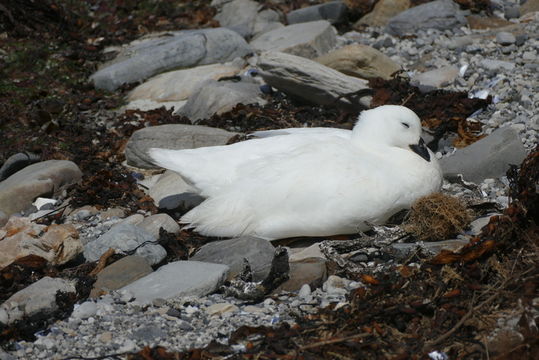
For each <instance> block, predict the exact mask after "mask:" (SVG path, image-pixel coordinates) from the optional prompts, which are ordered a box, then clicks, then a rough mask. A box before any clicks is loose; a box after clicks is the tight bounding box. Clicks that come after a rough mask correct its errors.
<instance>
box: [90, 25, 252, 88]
mask: <svg viewBox="0 0 539 360" xmlns="http://www.w3.org/2000/svg"><path fill="white" fill-rule="evenodd" d="M251 52H252V50H251V47H250V46H249V45H248V44H247V43H246V42H245V40H244V39H243V38H242V37H241V36H240V35H238V34H237V33H236V32H234V31H232V30H229V29H225V28H214V29H201V30H183V31H174V32H167V33H163V34H157V35H155V34H154V35H153V36H150V37H147V38H144V39H141V40H137V41H134V42H132V43H131V44H129V45H128V46H126V47H125V48H124V49H122V51H121V52H120V54H119V55H118V56H117V57H116V58H115V59H114V60H112V61H111V62H109V63H107V64H105V65H104V66H103V67H102V68H101V69H100V70H98V71H97V72H96V73H94V74H93V75H92V76H91V77H90V80H91V81H92V82H93V84H94V86H95V87H96V88H98V89H105V90H109V91H113V90H115V89H117V88H118V87H120V86H121V85H123V84H129V83H133V82H137V81H141V80H144V79H147V78H149V77H151V76H153V75H156V74H159V73H161V72H164V71H168V70H173V69H178V68H188V67H194V66H198V65H207V64H214V63H222V62H226V61H231V60H233V59H234V58H236V57H243V56H245V55H247V54H249V53H251Z"/></svg>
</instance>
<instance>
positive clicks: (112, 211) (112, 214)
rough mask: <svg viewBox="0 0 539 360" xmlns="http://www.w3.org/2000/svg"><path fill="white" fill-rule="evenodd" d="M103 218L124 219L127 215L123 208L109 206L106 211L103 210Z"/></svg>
mask: <svg viewBox="0 0 539 360" xmlns="http://www.w3.org/2000/svg"><path fill="white" fill-rule="evenodd" d="M100 216H101V219H103V220H109V219H118V218H119V219H122V218H124V217H125V210H124V209H121V208H117V207H114V208H109V209H107V210H105V211H103V212H102V213H101V214H100Z"/></svg>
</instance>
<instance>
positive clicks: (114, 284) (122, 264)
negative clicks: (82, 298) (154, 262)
mask: <svg viewBox="0 0 539 360" xmlns="http://www.w3.org/2000/svg"><path fill="white" fill-rule="evenodd" d="M152 271H153V270H152V267H151V266H150V264H149V263H148V261H147V260H146V259H144V258H143V257H140V256H126V257H123V258H121V259H120V260H118V261H116V262H114V263H112V264H110V265H109V266H107V267H105V268H104V269H103V270H101V271H100V272H99V273H98V274H97V280H96V281H95V283H94V287H93V289H92V291H91V292H90V297H98V296H99V295H102V294H104V293H107V292H109V291H111V290H118V289H120V288H122V287H124V286H127V285H129V284H131V283H132V282H133V281H135V280H138V279H140V278H141V277H144V276H146V275H148V274H149V273H151V272H152Z"/></svg>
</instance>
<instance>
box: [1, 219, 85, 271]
mask: <svg viewBox="0 0 539 360" xmlns="http://www.w3.org/2000/svg"><path fill="white" fill-rule="evenodd" d="M82 249H83V247H82V243H81V241H80V240H79V233H78V231H77V230H76V229H75V227H74V226H73V225H71V224H59V225H58V224H52V225H50V226H45V225H39V224H36V223H34V222H32V221H31V220H30V219H29V218H20V217H11V218H10V219H9V221H8V222H7V224H6V225H5V226H4V227H3V228H2V229H0V269H3V268H5V267H6V266H8V265H9V264H11V263H13V262H15V261H16V260H17V259H20V258H23V257H25V256H28V255H36V256H39V257H42V258H44V259H46V260H47V261H48V262H49V263H50V264H52V265H61V264H65V263H66V262H68V261H69V260H72V259H73V258H75V257H76V256H77V255H78V254H80V253H81V252H82Z"/></svg>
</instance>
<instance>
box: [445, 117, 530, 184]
mask: <svg viewBox="0 0 539 360" xmlns="http://www.w3.org/2000/svg"><path fill="white" fill-rule="evenodd" d="M526 155H527V153H526V149H525V148H524V145H522V141H521V140H520V136H519V135H518V131H516V130H515V129H513V128H512V127H504V128H501V129H498V130H496V131H494V132H493V133H492V134H490V135H489V136H487V137H485V138H483V139H481V140H479V141H477V142H475V143H473V144H472V145H470V146H467V147H465V148H463V149H458V150H457V151H456V152H455V153H454V154H453V155H452V156H449V157H445V158H442V159H441V160H440V166H441V167H442V170H443V172H444V176H445V177H446V178H454V177H455V176H457V175H458V174H462V176H463V177H464V179H465V180H468V181H473V182H476V183H479V182H481V181H483V180H484V179H487V178H498V177H500V176H503V175H505V173H506V171H507V170H508V169H509V165H510V164H514V165H520V163H521V162H522V161H523V160H524V158H526Z"/></svg>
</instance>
